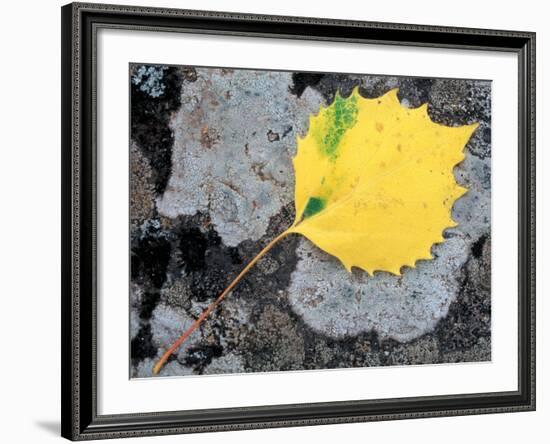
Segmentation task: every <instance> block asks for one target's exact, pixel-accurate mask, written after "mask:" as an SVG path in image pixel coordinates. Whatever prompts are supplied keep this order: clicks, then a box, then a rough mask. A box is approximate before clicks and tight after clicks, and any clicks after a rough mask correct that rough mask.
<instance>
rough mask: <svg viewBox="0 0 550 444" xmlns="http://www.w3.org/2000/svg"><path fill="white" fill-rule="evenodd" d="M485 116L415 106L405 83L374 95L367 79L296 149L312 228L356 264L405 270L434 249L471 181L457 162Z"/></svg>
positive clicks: (302, 202)
mask: <svg viewBox="0 0 550 444" xmlns="http://www.w3.org/2000/svg"><path fill="white" fill-rule="evenodd" d="M477 126H478V124H477V123H476V124H472V125H467V126H462V127H447V126H444V125H440V124H437V123H434V122H432V120H431V119H430V117H429V116H428V114H427V104H424V105H422V106H420V107H419V108H416V109H408V108H405V107H403V106H401V104H400V103H399V99H398V98H397V89H394V90H391V91H389V92H388V93H386V94H385V95H383V96H381V97H379V98H376V99H365V98H363V97H361V96H360V95H359V93H358V90H357V88H356V89H355V90H354V91H353V93H352V94H351V95H350V97H348V98H342V97H341V96H339V95H338V94H337V95H336V98H335V100H334V102H333V103H332V104H331V105H330V106H328V107H326V108H322V109H321V110H320V112H319V114H318V115H316V116H311V118H310V124H309V131H308V134H307V135H306V137H304V138H301V139H299V140H298V146H297V154H296V156H295V157H294V170H295V176H296V188H295V206H296V219H295V221H294V224H293V225H292V227H291V228H290V229H289V230H288V232H289V233H299V234H302V235H303V236H305V237H307V238H308V239H309V240H311V241H312V242H313V243H314V244H316V245H317V246H318V247H319V248H321V249H322V250H324V251H326V252H327V253H329V254H331V255H333V256H336V257H337V258H338V259H339V260H340V261H341V262H342V264H343V265H344V267H346V269H347V270H348V271H350V270H351V267H354V266H355V267H359V268H362V269H363V270H366V271H367V272H368V273H370V274H372V273H373V272H374V271H377V270H380V271H388V272H390V273H393V274H396V275H399V274H401V267H402V266H405V265H406V266H410V267H414V266H415V263H416V261H417V260H420V259H431V258H432V255H431V253H430V249H431V247H432V245H433V244H435V243H437V242H442V241H443V236H442V233H443V230H445V229H446V228H449V227H454V226H456V225H457V224H456V222H455V221H453V219H452V218H451V210H452V207H453V204H454V202H455V201H456V200H457V199H458V198H459V197H460V196H462V195H463V194H464V193H465V192H466V191H467V189H466V188H463V187H461V186H459V185H458V184H457V183H456V180H455V177H454V174H453V167H454V166H455V165H457V164H458V163H460V162H461V161H462V160H463V159H464V153H463V150H464V146H465V145H466V143H467V142H468V140H469V138H470V136H471V135H472V133H473V132H474V130H475V129H476V128H477Z"/></svg>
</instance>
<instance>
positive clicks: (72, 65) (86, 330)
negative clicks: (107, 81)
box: [61, 3, 535, 440]
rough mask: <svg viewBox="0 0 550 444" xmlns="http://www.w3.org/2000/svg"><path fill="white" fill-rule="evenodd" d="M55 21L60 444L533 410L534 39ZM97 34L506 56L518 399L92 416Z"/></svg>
mask: <svg viewBox="0 0 550 444" xmlns="http://www.w3.org/2000/svg"><path fill="white" fill-rule="evenodd" d="M61 15H62V33H61V47H62V61H61V71H62V78H61V84H62V88H61V90H62V97H61V102H62V127H61V134H62V193H61V198H62V246H61V249H62V276H61V279H62V304H61V310H62V328H61V338H62V384H61V385H62V410H61V413H62V427H61V428H62V436H64V437H65V438H68V439H71V440H84V439H101V438H118V437H131V436H132V437H135V436H147V435H161V434H176V433H193V432H208V431H222V430H237V429H252V428H268V427H287V426H301V425H315V424H332V423H346V422H361V421H378V420H392V419H408V418H425V417H435V416H453V415H472V414H484V413H500V412H517V411H528V410H534V409H535V33H531V32H518V31H502V30H488V29H467V28H450V27H438V26H424V25H409V24H395V23H375V22H360V21H348V20H332V19H320V18H305V17H284V16H266V15H252V14H234V13H225V12H206V11H191V10H177V9H161V8H144V7H131V6H117V5H103V4H85V3H72V4H68V5H66V6H64V7H63V8H62V10H61ZM101 27H103V28H105V27H106V28H110V27H111V28H113V27H116V28H124V29H128V30H132V29H148V30H158V31H173V32H193V33H209V34H218V35H239V36H261V37H272V38H281V37H284V38H293V39H310V40H320V41H339V42H355V43H371V44H372V43H376V44H392V45H407V46H424V47H435V48H455V49H456V48H460V49H470V50H485V51H508V52H513V53H515V54H516V55H517V58H518V66H519V73H518V79H519V122H518V124H519V134H518V158H519V184H518V189H519V202H518V214H519V232H518V239H517V240H518V245H519V267H518V270H517V272H518V279H519V280H518V282H519V286H518V301H519V307H518V310H519V323H518V345H519V347H518V363H519V369H518V378H519V380H518V390H517V391H509V392H491V393H471V394H466V395H449V396H426V397H414V398H394V399H385V400H364V401H340V402H325V403H311V404H298V405H275V406H262V407H242V408H223V409H209V410H193V411H171V412H151V413H146V414H117V415H108V416H106V415H98V414H97V390H96V389H97V386H96V384H97V381H96V367H95V366H96V358H95V351H96V342H95V341H96V321H97V319H96V293H95V292H96V248H97V245H96V237H95V233H96V231H95V230H96V174H97V165H96V159H95V156H96V146H95V144H96V136H95V131H96V126H95V125H96V109H95V106H96V101H95V87H96V86H95V69H96V59H95V57H96V55H95V51H96V31H97V29H99V28H101ZM510 291H512V290H510Z"/></svg>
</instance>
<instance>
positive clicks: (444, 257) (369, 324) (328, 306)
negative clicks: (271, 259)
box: [288, 237, 469, 341]
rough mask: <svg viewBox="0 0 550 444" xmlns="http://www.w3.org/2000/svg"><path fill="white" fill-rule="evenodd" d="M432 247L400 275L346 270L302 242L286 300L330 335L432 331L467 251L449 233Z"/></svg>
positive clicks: (408, 335) (404, 336) (397, 335)
mask: <svg viewBox="0 0 550 444" xmlns="http://www.w3.org/2000/svg"><path fill="white" fill-rule="evenodd" d="M432 251H433V254H434V256H436V259H434V260H430V261H418V262H417V265H416V268H410V269H408V270H406V272H404V273H403V275H402V276H401V277H398V276H395V275H392V274H390V273H385V272H376V273H375V274H374V276H370V277H369V276H368V275H367V274H366V273H365V272H363V271H354V272H353V273H352V274H350V273H348V272H347V271H346V270H345V269H344V268H343V267H341V266H340V264H339V263H338V262H336V261H335V260H334V258H332V257H331V256H329V255H328V254H326V253H324V252H322V251H320V250H319V249H318V248H316V247H315V246H313V245H311V243H310V242H308V241H307V240H303V241H302V242H301V243H300V247H299V248H298V256H299V258H300V259H299V261H298V265H297V267H296V271H295V272H294V273H293V275H292V282H291V285H290V287H289V289H288V296H289V300H290V303H291V305H292V308H293V309H294V310H295V311H296V312H297V313H298V314H299V315H300V316H302V317H303V319H304V321H305V322H306V323H307V324H308V325H310V326H311V327H313V328H314V329H315V330H317V331H319V332H322V333H324V334H326V335H329V336H332V337H343V336H346V335H357V334H358V333H361V332H366V331H369V330H375V331H376V332H377V333H378V334H379V335H380V337H381V338H382V339H384V338H393V339H396V340H398V341H409V340H411V339H414V338H416V337H418V336H420V335H422V334H423V333H426V332H427V331H430V330H433V328H434V327H435V325H436V324H437V321H438V320H439V319H441V318H443V317H444V316H445V315H446V314H447V310H448V307H449V304H450V303H451V302H452V301H453V299H454V298H455V295H456V294H457V292H458V288H459V286H460V282H459V280H458V279H457V274H458V273H459V272H460V268H461V266H462V265H463V264H464V262H465V261H466V258H467V256H468V251H469V250H468V245H467V243H466V242H465V241H464V239H462V238H460V237H453V238H451V239H448V240H447V241H446V242H445V243H443V244H440V245H436V246H435V247H434V248H433V250H432ZM451 270H453V271H454V272H455V273H452V272H451Z"/></svg>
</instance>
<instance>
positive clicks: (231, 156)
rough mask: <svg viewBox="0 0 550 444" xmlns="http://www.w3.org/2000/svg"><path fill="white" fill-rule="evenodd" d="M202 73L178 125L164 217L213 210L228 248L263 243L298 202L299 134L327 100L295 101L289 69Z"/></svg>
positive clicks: (309, 94) (188, 88) (185, 98)
mask: <svg viewBox="0 0 550 444" xmlns="http://www.w3.org/2000/svg"><path fill="white" fill-rule="evenodd" d="M196 76H197V78H196V80H195V81H194V82H193V83H187V84H186V85H185V88H183V90H182V97H181V103H182V106H181V108H180V110H179V111H178V112H177V113H176V114H175V115H174V117H173V119H172V122H171V126H172V128H173V131H174V146H173V151H172V174H171V176H170V179H169V182H168V186H167V189H166V191H165V192H164V194H163V195H162V196H161V197H160V198H159V200H158V209H159V212H160V214H161V215H163V216H166V217H170V218H174V217H176V216H178V215H193V214H195V213H196V212H198V211H202V212H209V214H210V217H211V220H212V223H213V225H214V227H215V228H216V230H217V231H218V233H219V235H220V236H221V238H222V239H223V242H224V243H225V244H226V245H228V246H236V245H238V244H239V243H240V242H242V241H244V240H258V239H259V238H260V237H262V236H263V235H264V234H265V232H266V228H267V226H268V223H269V219H270V217H272V216H273V215H274V214H276V213H277V211H278V210H279V208H281V207H282V206H284V205H285V204H287V203H289V202H292V200H293V184H294V178H293V170H292V162H291V159H292V156H293V155H294V153H295V149H296V137H297V135H298V134H301V135H304V133H305V131H306V130H307V123H308V121H309V115H310V114H311V113H313V112H318V110H319V106H320V104H321V103H324V101H323V98H322V97H321V95H320V94H319V93H317V92H315V91H313V90H311V89H308V90H307V91H306V92H305V93H304V94H303V96H302V97H301V99H300V100H295V99H294V97H293V96H292V94H291V92H290V90H289V88H290V86H291V84H292V77H291V73H286V72H265V71H247V70H236V71H232V72H224V71H222V70H219V69H207V68H201V69H197V70H196ZM275 135H276V136H275Z"/></svg>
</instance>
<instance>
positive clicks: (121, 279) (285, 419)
mask: <svg viewBox="0 0 550 444" xmlns="http://www.w3.org/2000/svg"><path fill="white" fill-rule="evenodd" d="M534 98H535V35H534V33H529V32H518V31H501V30H486V29H465V28H446V27H436V26H425V25H404V24H394V23H372V22H359V21H342V20H332V19H321V18H305V17H284V16H260V15H250V14H234V13H223V12H205V11H190V10H175V9H160V8H143V7H129V6H116V5H99V4H94V5H90V4H79V3H72V4H69V5H66V6H64V7H63V8H62V129H61V131H62V145H63V146H62V207H63V215H62V220H63V227H62V234H63V236H62V237H63V240H62V257H63V264H62V284H63V285H62V293H63V294H62V403H63V405H62V435H63V436H64V437H66V438H68V439H71V440H83V439H102V438H116V437H130V436H146V435H160V434H176V433H193V432H205V431H222V430H236V429H249V428H268V427H285V426H298V425H315V424H330V423H343V422H360V421H376V420H388V419H403V418H424V417H433V416H444V415H445V416H451V415H470V414H483V413H499V412H515V411H527V410H534V408H535V353H534V350H535V264H534V260H535V227H534V221H535V205H534V202H535V185H534V183H535V182H534V173H535V123H534V122H535V103H534V101H535V99H534Z"/></svg>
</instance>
